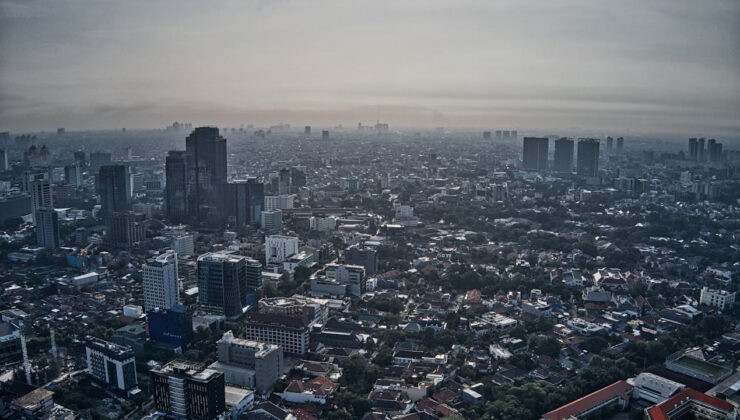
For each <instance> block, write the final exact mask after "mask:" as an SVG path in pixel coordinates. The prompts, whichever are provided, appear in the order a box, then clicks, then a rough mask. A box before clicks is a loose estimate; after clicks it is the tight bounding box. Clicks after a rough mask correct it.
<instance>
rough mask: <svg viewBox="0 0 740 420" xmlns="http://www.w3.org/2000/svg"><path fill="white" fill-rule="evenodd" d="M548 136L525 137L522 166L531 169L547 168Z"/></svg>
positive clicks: (542, 169)
mask: <svg viewBox="0 0 740 420" xmlns="http://www.w3.org/2000/svg"><path fill="white" fill-rule="evenodd" d="M549 143H550V142H549V140H548V138H547V137H524V142H523V150H522V168H524V169H528V170H531V171H545V170H547V152H548V147H549Z"/></svg>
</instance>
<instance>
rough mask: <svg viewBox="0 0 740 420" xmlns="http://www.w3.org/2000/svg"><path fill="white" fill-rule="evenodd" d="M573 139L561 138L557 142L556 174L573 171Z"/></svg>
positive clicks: (554, 166)
mask: <svg viewBox="0 0 740 420" xmlns="http://www.w3.org/2000/svg"><path fill="white" fill-rule="evenodd" d="M574 150H575V149H574V145H573V139H569V138H566V137H561V138H559V139H557V140H555V156H554V162H553V169H554V170H555V171H556V172H571V171H573V152H574Z"/></svg>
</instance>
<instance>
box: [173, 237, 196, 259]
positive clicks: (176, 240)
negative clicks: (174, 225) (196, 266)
mask: <svg viewBox="0 0 740 420" xmlns="http://www.w3.org/2000/svg"><path fill="white" fill-rule="evenodd" d="M172 250H173V251H175V252H176V253H177V255H180V256H182V257H190V256H192V255H194V254H195V241H194V239H193V235H190V234H181V235H176V236H173V237H172Z"/></svg>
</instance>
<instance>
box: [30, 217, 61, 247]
mask: <svg viewBox="0 0 740 420" xmlns="http://www.w3.org/2000/svg"><path fill="white" fill-rule="evenodd" d="M35 216H36V217H35V219H36V243H37V244H38V246H40V247H42V248H45V249H49V250H55V249H58V248H59V246H60V243H59V215H58V214H57V212H56V210H54V209H53V208H51V207H41V208H39V209H38V210H36V215H35Z"/></svg>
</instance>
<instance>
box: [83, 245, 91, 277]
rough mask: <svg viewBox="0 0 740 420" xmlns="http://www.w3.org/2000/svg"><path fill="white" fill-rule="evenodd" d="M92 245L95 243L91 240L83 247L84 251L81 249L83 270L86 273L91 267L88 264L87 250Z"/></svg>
mask: <svg viewBox="0 0 740 420" xmlns="http://www.w3.org/2000/svg"><path fill="white" fill-rule="evenodd" d="M92 245H93V243H92V242H90V243H89V244H87V246H86V247H85V248H83V249H82V251H80V258H82V271H83V272H85V273H87V270H88V269H89V267H88V266H87V251H89V250H90V247H91V246H92Z"/></svg>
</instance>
